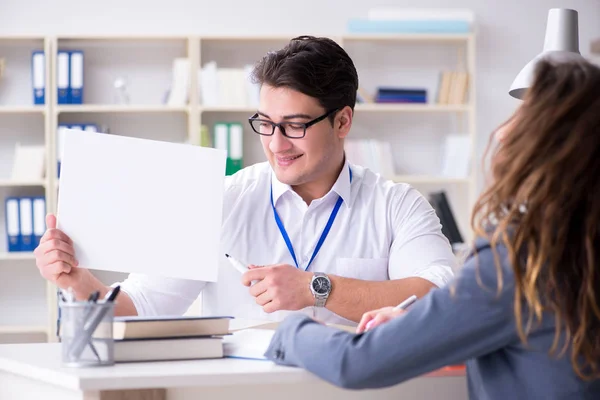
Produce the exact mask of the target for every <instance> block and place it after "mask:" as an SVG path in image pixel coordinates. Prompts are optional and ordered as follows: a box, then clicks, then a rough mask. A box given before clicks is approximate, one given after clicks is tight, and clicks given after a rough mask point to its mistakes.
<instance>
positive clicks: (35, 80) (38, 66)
mask: <svg viewBox="0 0 600 400" xmlns="http://www.w3.org/2000/svg"><path fill="white" fill-rule="evenodd" d="M31 85H32V87H33V104H36V105H41V104H46V56H45V54H44V52H43V51H39V50H38V51H34V52H33V53H32V54H31Z"/></svg>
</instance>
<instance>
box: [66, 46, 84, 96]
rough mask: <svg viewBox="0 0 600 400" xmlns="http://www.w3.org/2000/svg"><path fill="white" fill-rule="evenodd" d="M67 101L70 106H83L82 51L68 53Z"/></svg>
mask: <svg viewBox="0 0 600 400" xmlns="http://www.w3.org/2000/svg"><path fill="white" fill-rule="evenodd" d="M69 99H70V100H71V104H83V51H80V50H76V51H71V52H70V53H69Z"/></svg>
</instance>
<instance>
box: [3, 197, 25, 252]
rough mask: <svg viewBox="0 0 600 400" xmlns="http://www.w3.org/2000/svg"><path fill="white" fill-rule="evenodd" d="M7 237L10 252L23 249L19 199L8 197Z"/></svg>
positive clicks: (6, 207)
mask: <svg viewBox="0 0 600 400" xmlns="http://www.w3.org/2000/svg"><path fill="white" fill-rule="evenodd" d="M5 212H6V239H7V242H8V243H7V248H8V251H9V252H13V251H21V228H20V227H19V225H20V221H19V199H18V198H16V197H7V198H6V200H5Z"/></svg>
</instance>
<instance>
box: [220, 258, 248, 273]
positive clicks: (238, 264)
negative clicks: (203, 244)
mask: <svg viewBox="0 0 600 400" xmlns="http://www.w3.org/2000/svg"><path fill="white" fill-rule="evenodd" d="M225 257H227V259H228V260H229V262H230V263H231V265H233V267H234V268H235V269H237V270H238V271H240V273H242V274H245V273H246V272H248V267H246V266H245V265H244V264H242V263H241V262H240V261H238V260H236V259H235V258H233V257H231V256H230V255H229V254H225Z"/></svg>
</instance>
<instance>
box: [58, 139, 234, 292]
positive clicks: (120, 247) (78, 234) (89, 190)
mask: <svg viewBox="0 0 600 400" xmlns="http://www.w3.org/2000/svg"><path fill="white" fill-rule="evenodd" d="M225 162H226V153H225V152H224V151H222V150H217V149H212V148H206V147H200V146H193V145H188V144H179V143H170V142H161V141H156V140H147V139H139V138H133V137H124V136H117V135H112V134H103V133H94V132H83V131H75V130H66V131H65V136H64V142H63V153H62V164H61V173H60V187H59V189H60V191H59V196H58V210H57V227H58V228H59V229H61V230H63V231H64V232H65V233H66V234H67V235H68V236H70V237H71V239H72V240H73V242H74V247H75V255H76V257H77V259H78V260H79V266H80V267H82V268H89V269H98V270H106V271H118V272H128V273H131V272H134V273H143V274H149V275H155V276H163V277H170V278H183V279H193V280H202V281H209V282H214V281H216V279H217V270H218V262H219V258H220V257H221V252H220V246H219V242H220V232H221V222H222V221H221V218H222V207H223V187H224V179H225Z"/></svg>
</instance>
